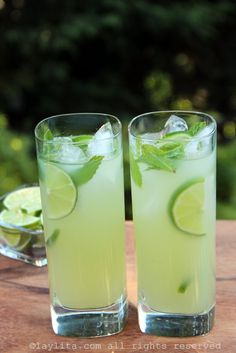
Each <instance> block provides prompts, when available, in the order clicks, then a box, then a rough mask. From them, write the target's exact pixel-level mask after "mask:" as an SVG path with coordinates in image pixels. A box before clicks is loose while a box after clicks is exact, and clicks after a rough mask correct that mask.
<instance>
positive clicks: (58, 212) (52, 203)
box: [42, 163, 77, 219]
mask: <svg viewBox="0 0 236 353" xmlns="http://www.w3.org/2000/svg"><path fill="white" fill-rule="evenodd" d="M44 175H45V178H44V181H43V183H42V189H43V194H44V195H45V194H46V195H47V200H46V201H45V209H46V213H47V217H48V218H50V219H58V218H62V217H65V216H67V215H68V214H69V213H71V212H72V211H73V209H74V207H75V203H76V199H77V190H76V188H75V186H74V183H73V181H72V179H71V177H70V176H69V175H68V174H66V173H65V172H64V171H63V170H62V169H60V168H58V167H56V166H55V165H54V164H50V163H46V164H45V165H44Z"/></svg>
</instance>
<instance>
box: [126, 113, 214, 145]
mask: <svg viewBox="0 0 236 353" xmlns="http://www.w3.org/2000/svg"><path fill="white" fill-rule="evenodd" d="M163 113H177V114H178V113H179V114H192V115H196V116H205V117H207V118H209V119H210V120H211V124H212V125H213V126H212V130H211V131H210V132H208V133H207V134H206V135H204V136H193V137H191V141H199V140H203V139H205V138H209V137H211V136H213V135H214V133H215V132H216V129H217V123H216V121H215V119H214V118H213V117H212V116H211V115H210V114H207V113H203V112H200V111H195V110H180V109H177V110H173V109H172V110H156V111H151V112H148V113H143V114H139V115H137V116H135V117H134V118H133V119H132V120H131V121H130V122H129V125H128V132H129V135H130V136H132V137H133V138H135V139H138V138H140V135H137V134H135V133H133V132H131V126H132V124H133V123H134V122H135V121H136V120H138V119H140V118H144V117H147V116H149V115H150V116H151V115H152V114H156V115H161V114H163ZM182 132H184V131H182ZM141 138H142V137H141ZM142 140H144V141H153V140H151V139H149V138H145V137H144V138H142ZM160 140H161V139H160ZM175 140H176V139H175V138H173V139H172V141H175Z"/></svg>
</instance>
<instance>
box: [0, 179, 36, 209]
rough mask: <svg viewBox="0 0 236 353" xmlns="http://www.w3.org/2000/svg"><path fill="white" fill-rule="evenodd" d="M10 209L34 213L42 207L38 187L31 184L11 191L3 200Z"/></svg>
mask: <svg viewBox="0 0 236 353" xmlns="http://www.w3.org/2000/svg"><path fill="white" fill-rule="evenodd" d="M3 204H4V206H5V207H6V208H8V209H10V210H16V209H22V210H23V211H24V212H25V213H28V214H35V213H36V212H38V211H40V210H41V209H42V206H41V198H40V189H39V187H38V186H31V187H27V188H23V189H19V190H16V191H13V192H11V193H10V194H9V195H7V196H6V198H5V199H4V201H3Z"/></svg>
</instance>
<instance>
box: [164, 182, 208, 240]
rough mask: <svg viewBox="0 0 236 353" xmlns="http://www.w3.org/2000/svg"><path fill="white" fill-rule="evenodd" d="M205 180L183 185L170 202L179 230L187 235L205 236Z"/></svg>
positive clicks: (173, 218)
mask: <svg viewBox="0 0 236 353" xmlns="http://www.w3.org/2000/svg"><path fill="white" fill-rule="evenodd" d="M204 201H205V183H204V179H197V180H196V179H195V180H192V181H189V182H188V183H186V184H184V185H182V186H181V187H180V188H179V189H178V190H177V191H176V192H175V194H174V196H173V197H172V199H171V201H170V213H171V217H172V220H173V222H174V224H175V226H176V227H177V228H179V229H180V230H182V231H183V232H185V233H189V234H194V235H204V234H205V233H206V230H205V224H204Z"/></svg>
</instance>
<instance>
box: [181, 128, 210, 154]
mask: <svg viewBox="0 0 236 353" xmlns="http://www.w3.org/2000/svg"><path fill="white" fill-rule="evenodd" d="M213 129H214V125H213V124H210V125H208V126H206V127H205V128H203V129H202V130H201V131H200V132H199V133H198V134H197V135H196V136H194V138H195V140H194V138H193V140H192V141H191V142H189V143H188V144H187V145H186V146H185V155H186V157H187V158H201V157H204V156H206V155H207V154H209V153H210V152H211V150H212V142H211V135H210V134H211V132H212V131H213ZM208 135H209V136H208Z"/></svg>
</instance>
